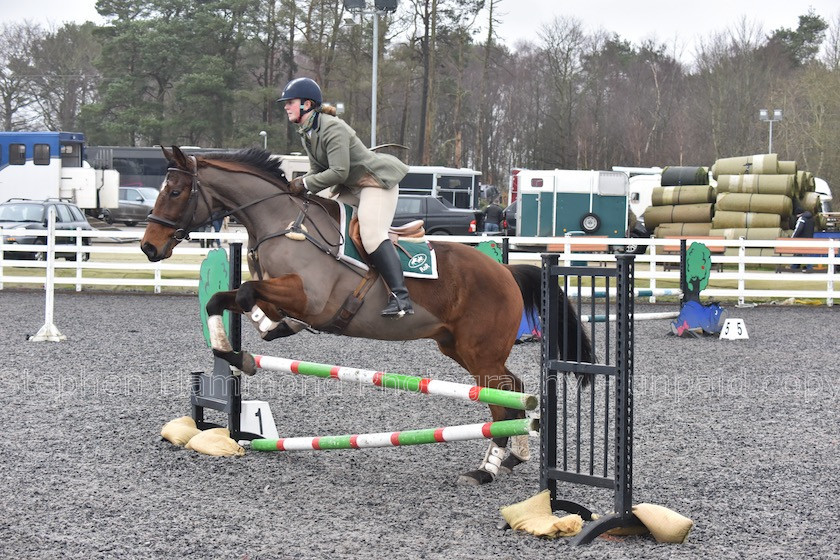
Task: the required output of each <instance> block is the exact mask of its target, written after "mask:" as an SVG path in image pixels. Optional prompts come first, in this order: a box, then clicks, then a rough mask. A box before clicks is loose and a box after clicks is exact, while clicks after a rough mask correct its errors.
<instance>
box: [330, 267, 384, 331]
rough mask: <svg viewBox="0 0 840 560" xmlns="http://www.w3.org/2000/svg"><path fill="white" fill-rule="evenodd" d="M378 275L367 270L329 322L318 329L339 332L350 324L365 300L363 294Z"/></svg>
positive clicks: (365, 293)
mask: <svg viewBox="0 0 840 560" xmlns="http://www.w3.org/2000/svg"><path fill="white" fill-rule="evenodd" d="M378 277H379V274H378V273H377V272H375V271H374V270H373V269H372V268H371V269H370V270H368V271H367V274H365V276H364V278H362V281H361V282H359V285H358V286H356V289H355V290H353V293H351V294H349V295H348V296H347V299H345V300H344V303H343V304H341V309H339V310H338V312H337V313H336V314H335V315H334V316H333V318H332V319H330V321H329V323H327V324H326V325H324V326H323V327H321V328H320V329H319V330H321V331H324V332H328V333H333V334H339V333H340V332H341V331H343V330H344V329H345V328H347V325H348V324H350V321H351V320H353V317H355V316H356V313H357V312H358V311H359V308H360V307H362V304H363V303H364V302H365V296H366V295H367V293H368V292H369V291H370V289H371V288H372V287H373V285H374V284H375V283H376V279H377V278H378Z"/></svg>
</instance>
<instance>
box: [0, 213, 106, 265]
mask: <svg viewBox="0 0 840 560" xmlns="http://www.w3.org/2000/svg"><path fill="white" fill-rule="evenodd" d="M50 207H53V208H55V228H56V230H57V231H60V230H72V231H73V232H74V233H75V230H76V228H81V229H84V230H92V229H93V228H92V227H91V225H90V224H89V223H88V221H87V218H85V215H84V213H83V212H82V211H81V210H80V209H79V207H78V206H76V205H75V204H71V203H69V202H64V201H60V200H54V199H50V200H25V199H19V198H14V199H11V200H7V201H6V202H4V203H2V204H0V228H4V229H15V228H24V229H27V230H33V231H43V230H45V229H47V220H48V216H49V214H48V212H49V208H50ZM55 242H56V245H75V244H76V237H75V235H74V236H72V237H66V236H61V235H56V240H55ZM3 243H5V244H8V245H46V244H47V238H46V237H38V236H35V235H32V236H28V235H8V234H4V235H3ZM82 244H83V245H86V246H87V245H90V238H89V237H85V238H84V239H82ZM4 256H5V258H11V259H20V258H33V259H36V260H46V258H47V253H46V251H38V252H35V253H26V252H20V251H8V253H7V254H6V255H4ZM57 256H59V257H64V258H66V259H67V260H75V259H76V253H75V252H72V253H57ZM88 258H90V253H82V260H84V261H86V260H88Z"/></svg>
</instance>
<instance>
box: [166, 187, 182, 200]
mask: <svg viewBox="0 0 840 560" xmlns="http://www.w3.org/2000/svg"><path fill="white" fill-rule="evenodd" d="M169 196H171V197H172V198H178V197H179V196H181V189H172V191H171V192H170V193H169Z"/></svg>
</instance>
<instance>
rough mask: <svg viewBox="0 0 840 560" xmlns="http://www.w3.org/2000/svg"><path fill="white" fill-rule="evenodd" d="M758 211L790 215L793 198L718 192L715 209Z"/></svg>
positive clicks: (776, 195) (786, 216) (784, 216)
mask: <svg viewBox="0 0 840 560" xmlns="http://www.w3.org/2000/svg"><path fill="white" fill-rule="evenodd" d="M719 210H728V211H731V212H758V213H762V214H779V215H780V216H781V217H782V219H785V218H788V217H790V214H791V212H792V211H793V200H791V198H790V197H788V196H784V195H781V194H748V193H726V192H724V193H718V195H717V202H716V203H715V211H719Z"/></svg>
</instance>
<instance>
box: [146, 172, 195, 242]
mask: <svg viewBox="0 0 840 560" xmlns="http://www.w3.org/2000/svg"><path fill="white" fill-rule="evenodd" d="M166 171H167V172H170V171H178V172H179V173H186V174H187V175H189V176H190V177H191V178H192V186H191V187H190V199H189V200H188V201H187V207H186V209H185V211H184V212H183V213H182V214H181V219H180V221H178V222H173V221H172V220H168V219H166V218H162V217H160V216H156V215H154V214H149V217H148V218H147V219H148V221H150V222H154V223H156V224H160V225H162V226H166V227H170V228H173V229H174V230H175V231H174V233H173V234H172V239H173V240H175V241H183V240H184V239H187V238H188V237H189V235H190V231H194V230H191V229H190V225H191V224H192V223H193V219H194V218H195V211H196V210H197V209H198V193H199V188H198V187H199V182H198V173H197V172H195V171H190V170H188V169H180V168H178V167H170V168H168V169H167V170H166ZM202 195H204V193H203V192H202ZM204 204H206V205H207V210H208V211H210V203H209V202H208V201H207V200H206V195H205V200H204ZM202 225H203V224H202Z"/></svg>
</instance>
